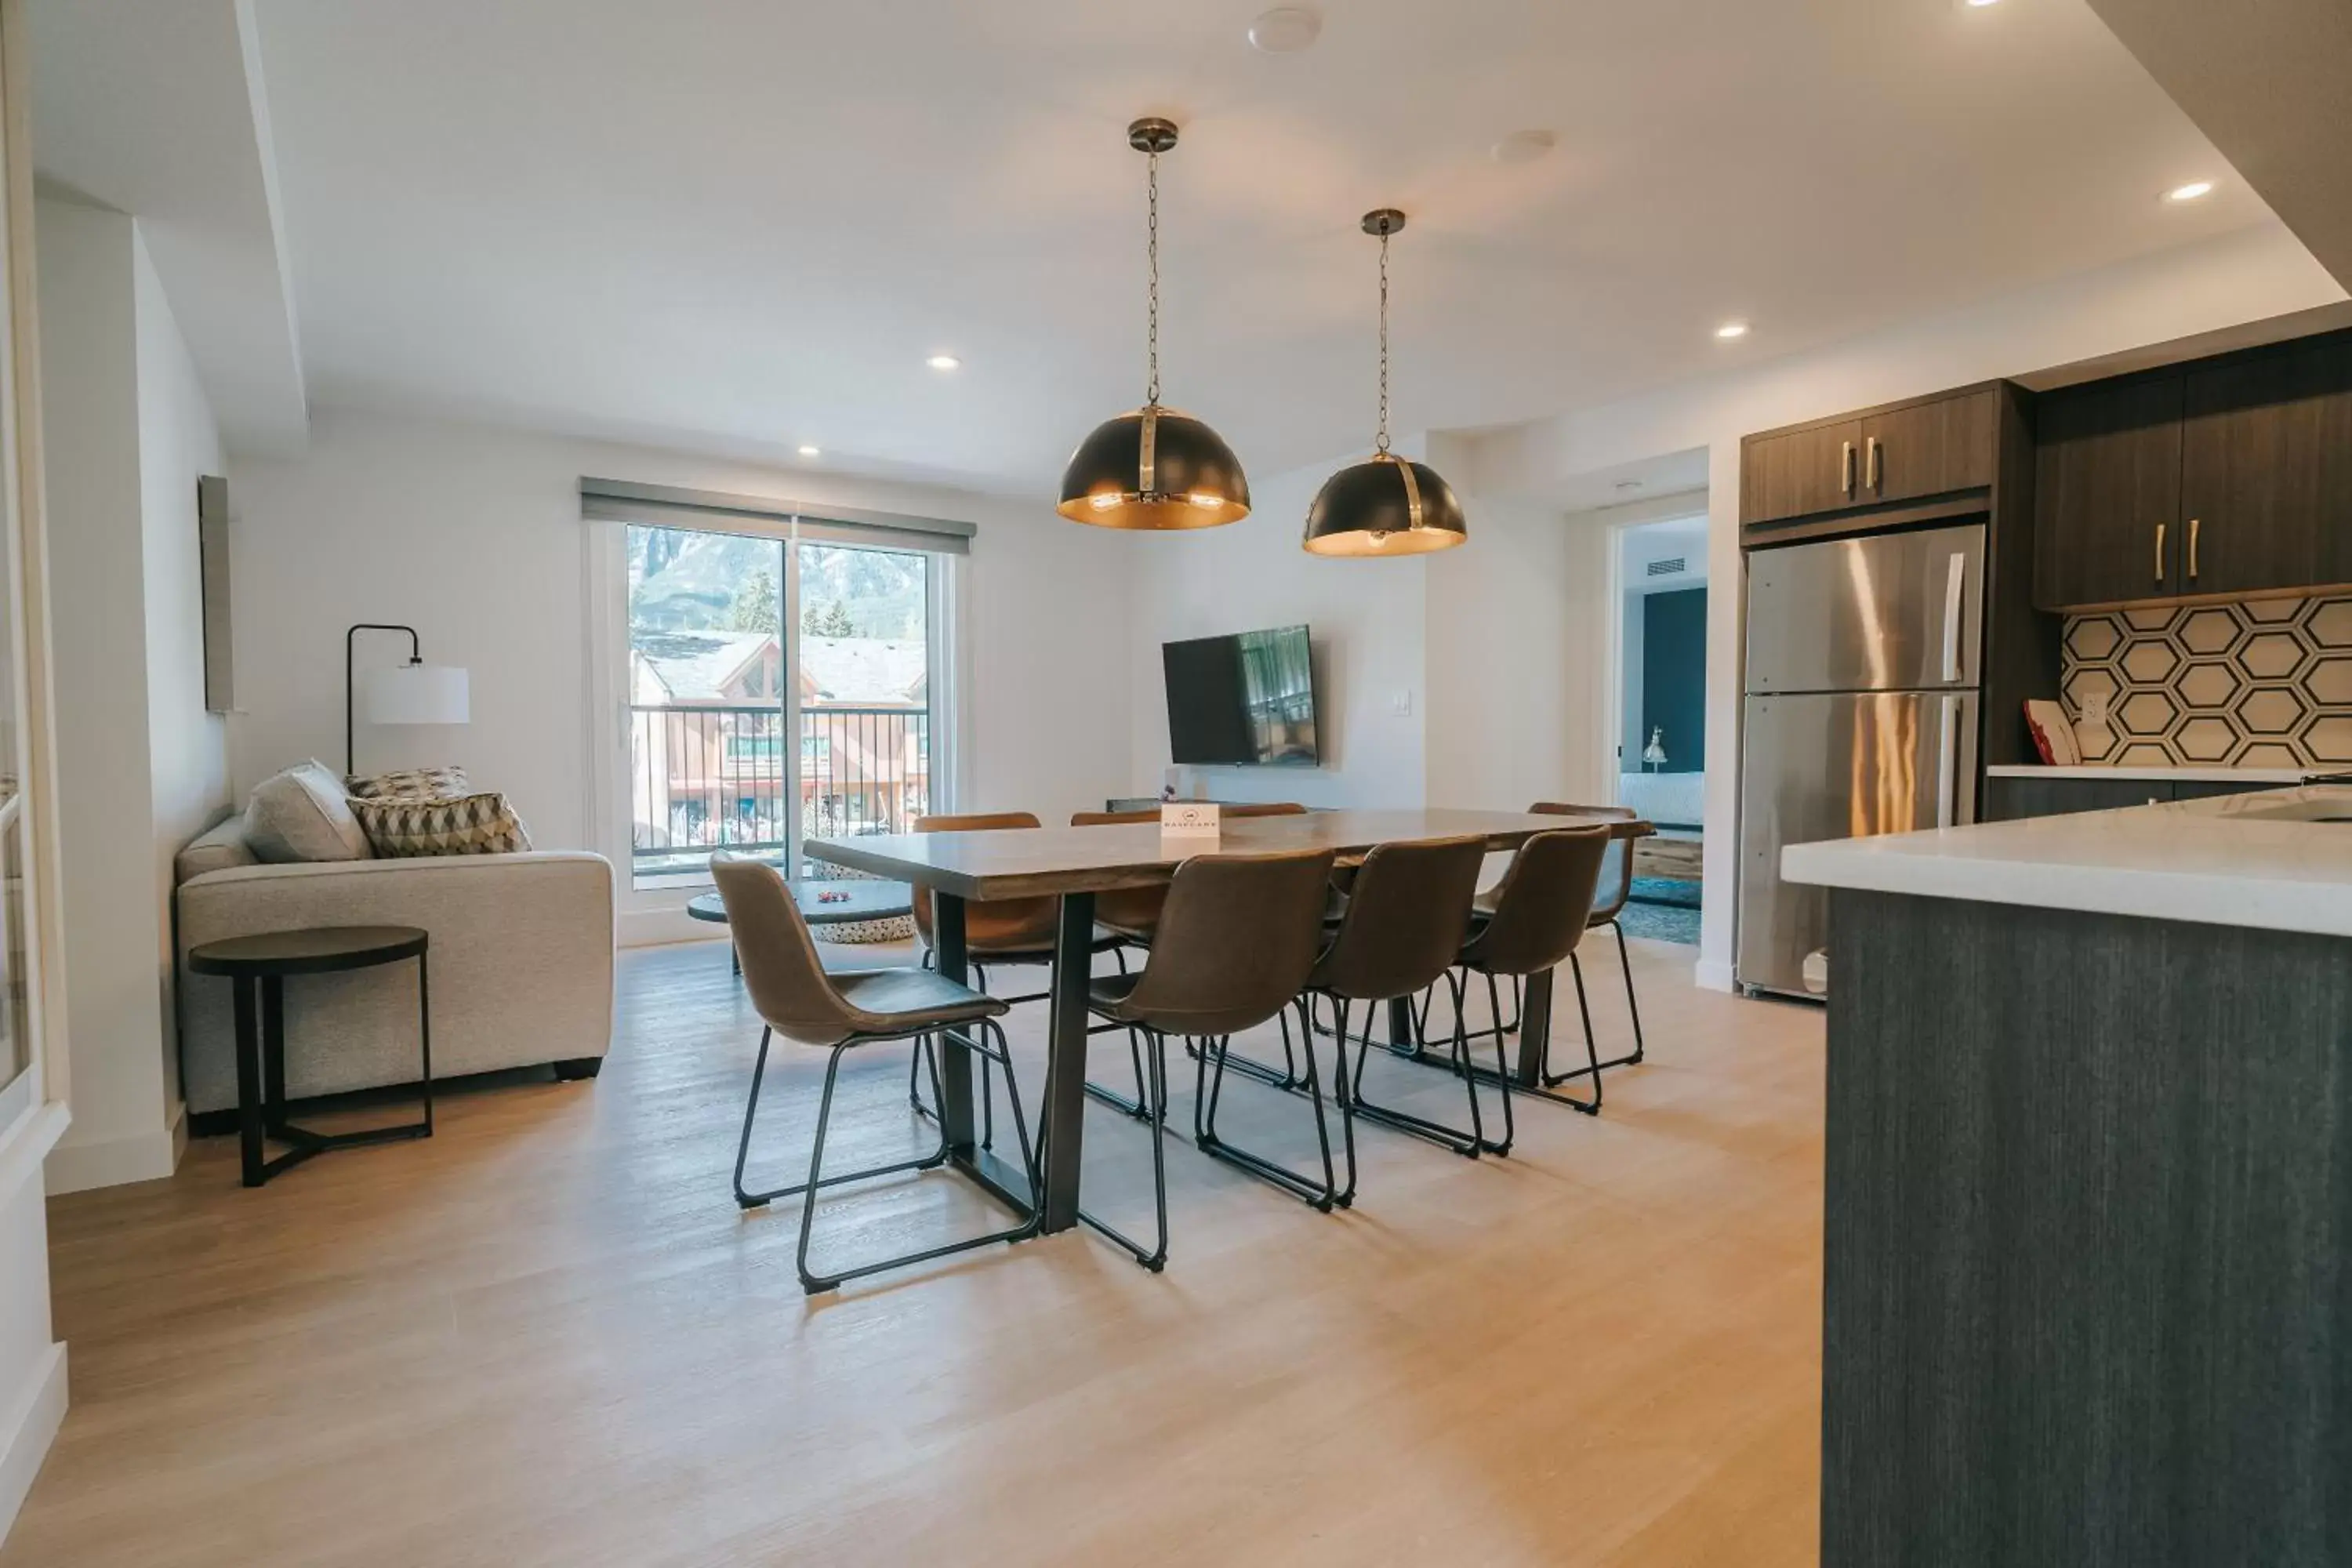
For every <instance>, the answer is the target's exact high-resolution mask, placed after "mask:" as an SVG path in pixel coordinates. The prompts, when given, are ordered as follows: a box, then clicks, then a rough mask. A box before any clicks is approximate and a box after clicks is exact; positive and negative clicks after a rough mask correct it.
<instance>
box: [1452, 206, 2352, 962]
mask: <svg viewBox="0 0 2352 1568" xmlns="http://www.w3.org/2000/svg"><path fill="white" fill-rule="evenodd" d="M2344 297H2345V295H2344V290H2343V289H2340V288H2339V287H2338V286H2337V285H2336V282H2335V281H2334V279H2330V278H2329V277H2328V276H2327V274H2326V271H2325V270H2323V269H2322V268H2320V267H2319V265H2318V264H2317V263H2316V262H2315V261H2314V260H2313V259H2312V258H2311V257H2310V255H2309V254H2308V253H2307V252H2305V250H2304V248H2303V247H2301V246H2300V245H2299V244H2297V243H2296V242H2295V240H2294V237H2293V236H2292V235H2290V234H2288V233H2287V232H2286V230H2285V229H2284V228H2283V227H2281V226H2277V225H2275V224H2270V225H2264V226H2260V227H2256V228H2250V229H2245V230H2242V231H2240V232H2238V233H2236V234H2232V235H2229V236H2225V237H2221V238H2219V239H2215V240H2211V241H2209V242H2206V243H2204V244H2200V245H2194V246H2185V247H2180V248H2179V249H2176V250H2171V251H2167V252H2162V253H2159V254H2158V255H2155V256H2152V257H2145V258H2139V259H2137V260H2135V261H2132V262H2128V263H2126V264H2123V265H2121V266H2117V267H2112V268H2102V269H2100V270H2097V271H2095V272H2089V273H2082V274H2077V275H2074V276H2071V277H2066V278H2061V279H2055V280H2053V281H2051V282H2048V283H2044V284H2042V285H2039V286H2037V287H2035V288H2032V289H2025V290H2021V291H2019V292H2016V293H2012V294H2010V295H2006V296H2003V297H2001V298H1999V299H1995V300H1987V301H1983V302H1980V303H1978V304H1974V305H1971V306H1969V307H1967V308H1964V309H1960V310H1952V311H1948V312H1946V313H1944V314H1941V315H1937V316H1934V317H1929V318H1926V319H1923V320H1920V321H1913V322H1908V323H1906V324H1905V325H1903V326H1900V327H1897V328H1894V329H1891V330H1889V331H1885V332H1880V333H1875V334H1873V335H1871V336H1868V337H1865V338H1862V339H1857V340H1855V341H1853V342H1848V343H1844V344H1841V345H1838V346H1836V347H1834V348H1831V349H1827V350H1824V351H1822V352H1821V353H1814V354H1807V355H1800V356H1792V357H1790V358H1787V359H1782V360H1778V361H1773V362H1769V363H1764V364H1760V365H1758V366H1756V367H1755V368H1754V369H1753V370H1750V371H1748V372H1745V373H1741V374H1732V375H1727V376H1722V377H1718V378H1715V379H1712V380H1709V381H1706V382H1699V383H1694V384H1686V385H1683V386H1678V387H1674V388H1669V389H1667V390H1665V391H1663V392H1659V393H1655V394H1653V395H1647V396H1643V397H1640V398H1634V399H1631V400H1628V401H1626V402H1622V403H1618V404H1612V405H1607V406H1604V407H1600V408H1594V409H1589V410H1585V411H1582V412H1580V413H1577V414H1572V415H1567V416H1561V417H1559V418H1557V419H1551V420H1545V421H1539V422H1538V423H1535V424H1531V425H1527V426H1518V427H1517V428H1514V429H1512V430H1508V431H1504V432H1497V433H1495V434H1492V435H1488V436H1486V437H1481V438H1480V439H1478V440H1476V441H1475V443H1474V444H1473V445H1474V456H1473V458H1472V460H1471V461H1470V462H1469V464H1468V465H1467V466H1466V467H1465V469H1464V471H1463V473H1462V474H1461V475H1460V476H1457V477H1456V482H1457V483H1463V482H1465V481H1467V482H1468V483H1469V484H1470V485H1471V486H1472V488H1474V489H1476V490H1478V491H1479V492H1480V493H1482V494H1486V495H1516V496H1523V497H1533V498H1541V497H1543V496H1546V495H1548V494H1552V493H1557V492H1558V491H1559V489H1561V488H1563V487H1564V486H1565V485H1566V484H1567V483H1568V482H1569V481H1570V480H1571V479H1574V478H1575V477H1576V476H1579V475H1585V474H1590V473H1592V472H1595V471H1599V470H1602V469H1607V468H1613V467H1617V466H1619V465H1622V464H1625V463H1629V462H1635V461H1639V460H1642V459H1643V458H1652V457H1655V456H1658V455H1661V454H1664V453H1670V452H1679V451H1684V450H1687V449H1689V448H1691V447H1705V448H1706V451H1707V484H1708V492H1709V495H1710V498H1711V499H1710V501H1709V504H1708V508H1707V517H1708V542H1707V563H1708V574H1709V577H1710V579H1711V581H1712V582H1713V583H1714V584H1715V585H1716V587H1717V592H1716V593H1714V594H1712V595H1709V601H1708V610H1707V736H1706V750H1707V755H1708V756H1709V757H1713V758H1723V759H1730V758H1734V757H1736V756H1738V747H1739V732H1738V724H1739V692H1740V679H1741V677H1740V640H1741V637H1742V621H1741V616H1742V612H1743V610H1744V605H1743V603H1742V599H1743V595H1741V594H1740V593H1739V592H1738V591H1737V590H1738V585H1739V584H1742V583H1743V582H1744V581H1745V578H1744V575H1743V573H1742V568H1741V563H1740V557H1739V541H1738V497H1739V439H1740V437H1742V436H1743V435H1746V434H1748V433H1751V432H1754V431H1758V430H1766V429H1771V428H1773V427H1775V426H1781V425H1789V424H1794V423H1797V422H1800V421H1802V420H1806V419H1812V418H1818V417H1822V416H1827V415H1831V414H1835V413H1838V412H1840V411H1842V410H1844V409H1848V408H1856V407H1863V406H1866V405H1871V404H1874V403H1881V402H1887V401H1892V400H1894V399H1896V398H1901V397H1908V396H1914V395H1919V394H1922V393H1927V392H1934V391H1937V390H1939V389H1941V388H1944V387H1949V386H1959V385H1965V384H1969V383H1971V382H1977V381H1984V380H1990V379H1992V378H1995V377H2000V376H2013V375H2023V374H2031V373H2032V372H2033V371H2036V370H2039V369H2042V368H2046V367H2050V366H2055V365H2062V364H2067V363H2073V362H2074V361H2077V360H2087V359H2094V358H2097V357H2099V356H2102V355H2105V354H2111V353H2121V352H2123V351H2125V350H2127V349H2131V348H2136V347H2140V346H2144V345H2147V344H2150V343H2157V342H2166V341H2168V340H2171V339H2175V338H2183V337H2189V336H2193V335H2195V334H2197V333H2200V332H2206V331H2218V330H2221V329H2223V328H2226V327H2231V326H2235V325H2239V324H2242V323H2244V322H2248V321H2260V320H2263V319H2264V318H2267V317H2271V316H2278V315H2284V314H2287V313H2289V312H2291V311H2295V310H2308V309H2312V308H2314V307H2316V306H2320V305H2325V304H2329V303H2332V302H2334V301H2336V300H2341V299H2343V298H2344ZM1751 342H1755V343H1757V344H1758V345H1759V346H1760V345H1761V344H1762V343H1764V342H1769V326H1766V327H1764V329H1763V330H1762V331H1759V334H1758V335H1757V337H1756V338H1755V339H1753V340H1751ZM1476 521H1477V520H1476V519H1475V517H1474V518H1473V520H1472V523H1473V534H1472V539H1473V545H1472V548H1473V549H1475V548H1476V543H1475V542H1476V539H1477V534H1476V532H1475V528H1476ZM1579 582H1580V587H1579V589H1578V592H1577V593H1576V595H1574V596H1573V597H1571V598H1570V600H1569V601H1567V602H1565V603H1563V604H1561V605H1559V615H1560V616H1563V617H1565V618H1566V620H1567V621H1568V623H1569V624H1570V626H1582V625H1589V624H1590V622H1591V619H1592V618H1593V617H1595V616H1598V615H1600V614H1601V613H1602V611H1603V610H1604V609H1605V589H1603V590H1602V591H1601V592H1602V595H1603V597H1602V598H1601V601H1599V602H1597V603H1596V601H1595V600H1594V599H1593V598H1592V597H1591V596H1590V595H1589V590H1590V588H1591V582H1589V581H1587V580H1584V579H1580V580H1579ZM1531 635H1533V634H1531ZM1596 743H1599V742H1596ZM1706 792H1707V793H1706V910H1705V913H1704V917H1703V930H1702V935H1701V945H1700V964H1699V976H1700V979H1701V981H1702V982H1703V983H1706V984H1714V985H1717V986H1728V985H1729V984H1730V983H1731V967H1730V965H1731V952H1732V909H1733V904H1732V894H1733V890H1734V887H1735V874H1736V873H1735V868H1736V864H1737V862H1736V859H1735V855H1736V847H1737V846H1736V825H1737V820H1738V771H1737V769H1735V768H1731V767H1710V768H1709V769H1708V770H1707V785H1706Z"/></svg>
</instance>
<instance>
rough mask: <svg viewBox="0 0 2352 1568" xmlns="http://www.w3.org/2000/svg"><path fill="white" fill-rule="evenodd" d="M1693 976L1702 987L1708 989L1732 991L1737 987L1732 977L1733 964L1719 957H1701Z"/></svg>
mask: <svg viewBox="0 0 2352 1568" xmlns="http://www.w3.org/2000/svg"><path fill="white" fill-rule="evenodd" d="M1693 978H1695V979H1696V981H1697V982H1698V984H1699V987H1700V989H1702V990H1706V991H1730V990H1733V989H1735V988H1736V987H1735V985H1734V983H1733V981H1732V977H1731V965H1729V964H1728V963H1724V962H1723V961H1722V960H1721V959H1719V958H1702V959H1700V960H1699V961H1698V968H1697V970H1696V972H1694V975H1693Z"/></svg>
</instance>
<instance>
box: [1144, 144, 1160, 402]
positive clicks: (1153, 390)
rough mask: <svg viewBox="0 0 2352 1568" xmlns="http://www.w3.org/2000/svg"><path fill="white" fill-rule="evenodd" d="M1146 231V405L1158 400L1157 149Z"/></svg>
mask: <svg viewBox="0 0 2352 1568" xmlns="http://www.w3.org/2000/svg"><path fill="white" fill-rule="evenodd" d="M1149 232H1150V240H1149V242H1148V243H1147V244H1146V246H1145V247H1144V254H1145V255H1146V257H1147V258H1149V259H1150V272H1151V290H1150V317H1151V384H1150V387H1149V388H1148V389H1147V390H1146V391H1145V393H1144V395H1143V401H1144V404H1145V405H1146V406H1148V407H1157V406H1158V405H1159V403H1160V154H1159V153H1152V154H1151V217H1150V231H1149Z"/></svg>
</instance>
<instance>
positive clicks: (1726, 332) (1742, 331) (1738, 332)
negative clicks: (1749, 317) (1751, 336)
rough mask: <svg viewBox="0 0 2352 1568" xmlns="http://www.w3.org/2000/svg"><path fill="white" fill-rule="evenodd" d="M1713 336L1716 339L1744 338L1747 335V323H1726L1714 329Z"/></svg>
mask: <svg viewBox="0 0 2352 1568" xmlns="http://www.w3.org/2000/svg"><path fill="white" fill-rule="evenodd" d="M1715 335H1716V336H1717V337H1718V338H1724V339H1730V338H1744V337H1746V336H1747V335H1748V323H1747V322H1745V321H1726V322H1724V323H1723V325H1721V326H1719V327H1717V328H1716V329H1715Z"/></svg>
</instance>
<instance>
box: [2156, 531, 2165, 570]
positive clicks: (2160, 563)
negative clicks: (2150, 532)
mask: <svg viewBox="0 0 2352 1568" xmlns="http://www.w3.org/2000/svg"><path fill="white" fill-rule="evenodd" d="M2156 580H2157V581H2158V582H2159V583H2161V582H2163V581H2164V524H2162V523H2160V522H2159V523H2158V524H2157V525H2156Z"/></svg>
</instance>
